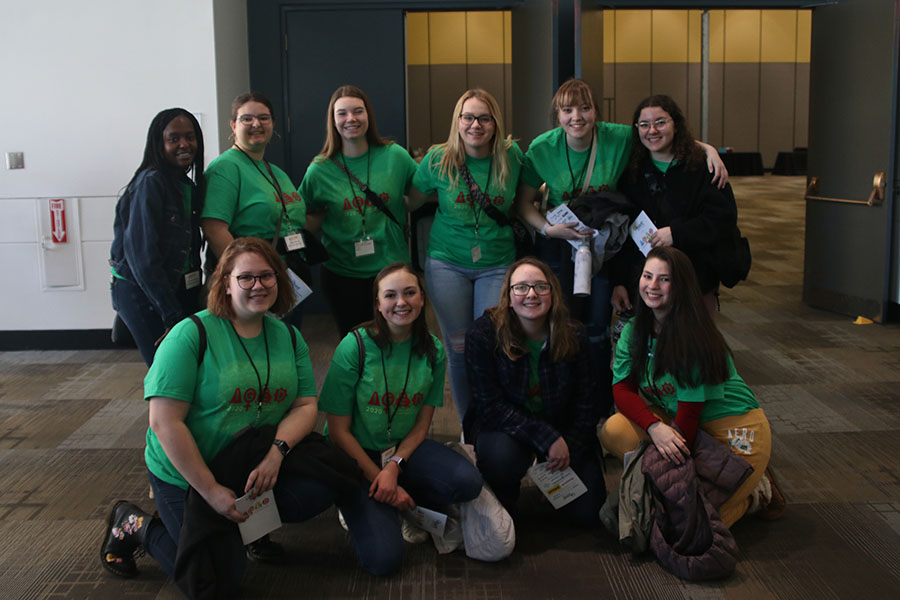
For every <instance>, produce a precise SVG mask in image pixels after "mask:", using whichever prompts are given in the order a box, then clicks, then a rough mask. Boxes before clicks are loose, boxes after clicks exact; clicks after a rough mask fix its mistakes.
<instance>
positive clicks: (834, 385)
mask: <svg viewBox="0 0 900 600" xmlns="http://www.w3.org/2000/svg"><path fill="white" fill-rule="evenodd" d="M733 184H734V188H735V193H736V196H737V198H738V204H739V206H740V215H741V216H740V225H741V228H742V230H743V232H744V234H745V235H747V236H748V237H749V238H750V241H751V245H752V250H753V270H752V271H751V274H750V279H749V281H746V282H743V283H741V284H740V285H739V286H737V287H736V288H735V289H733V290H724V292H723V294H722V312H721V314H720V315H719V317H718V322H719V324H720V326H721V328H722V329H723V331H724V332H725V334H726V337H727V340H728V342H729V344H730V345H731V347H732V349H733V350H734V354H735V361H736V363H737V366H738V370H739V371H740V373H741V374H742V375H743V376H744V378H745V379H746V380H747V382H748V383H749V384H750V386H751V387H752V388H753V390H754V391H755V392H756V394H757V396H758V398H759V400H760V403H761V404H762V406H763V408H764V409H765V411H766V413H767V414H768V416H769V419H770V421H771V423H772V428H773V432H774V436H775V449H774V458H773V463H772V464H773V466H774V468H775V470H776V472H777V474H778V475H779V478H780V483H781V485H782V488H783V489H784V491H785V493H786V495H787V496H788V499H789V502H790V504H789V508H788V511H787V513H786V514H785V516H784V517H783V518H782V519H781V520H779V521H776V522H771V523H770V522H763V521H760V520H756V519H753V518H747V519H745V520H743V521H740V522H738V523H737V524H736V525H735V526H734V527H733V532H734V534H735V537H736V539H737V542H738V544H739V546H740V548H741V552H742V555H741V561H740V563H739V565H738V569H737V572H736V573H735V574H734V575H733V576H732V577H731V578H729V579H727V580H724V581H718V582H711V583H703V584H690V583H685V582H683V581H681V580H679V579H677V578H676V577H674V576H672V575H670V574H669V573H667V572H666V571H664V570H663V569H662V568H660V567H659V566H658V565H657V564H656V562H655V560H654V559H653V558H652V557H650V556H640V557H637V558H634V557H632V556H630V555H629V554H628V553H627V552H625V551H623V550H622V549H621V548H619V547H618V545H617V543H616V542H615V541H614V540H613V539H612V538H611V537H610V536H609V535H608V534H606V533H605V532H604V531H578V530H575V529H572V528H570V527H568V526H566V525H564V524H563V523H561V522H560V521H559V520H557V519H556V517H555V515H553V514H552V513H553V511H552V508H550V506H549V505H548V504H547V503H545V502H543V501H542V500H541V499H540V497H539V495H538V494H537V492H536V490H535V489H534V488H530V489H526V491H525V494H524V497H523V507H522V519H521V522H520V525H519V528H518V531H517V537H518V540H517V546H516V551H515V552H514V554H513V555H512V556H511V557H510V558H509V559H507V560H505V561H503V562H501V563H497V564H486V563H480V562H477V561H473V560H470V559H467V558H466V557H465V555H464V554H463V553H461V552H456V553H453V554H450V555H443V556H439V555H438V554H437V552H436V551H435V549H434V547H433V546H432V545H431V544H423V545H418V546H409V547H408V553H407V556H406V559H405V564H404V568H403V570H402V572H401V573H400V574H398V575H396V576H393V577H390V578H385V579H376V578H373V577H370V576H369V575H367V574H364V573H363V572H362V571H361V570H360V569H358V568H357V566H356V560H355V557H354V555H353V551H352V549H351V547H350V545H349V543H348V541H347V539H346V538H345V534H344V532H343V530H342V529H341V528H340V526H339V525H338V523H337V518H336V514H335V512H334V510H333V509H332V510H330V511H328V512H326V513H325V514H323V515H321V516H319V517H317V518H315V519H313V520H311V521H309V522H307V523H303V524H297V525H287V526H285V527H284V528H283V529H282V530H281V531H279V532H278V534H277V537H278V539H279V540H280V541H282V542H283V543H284V544H285V545H286V547H287V550H288V553H289V562H288V564H286V565H283V566H265V565H255V564H254V565H250V567H249V568H248V572H247V576H246V577H245V580H244V585H243V587H242V597H246V598H301V597H303V598H329V599H338V598H371V599H382V598H384V599H387V598H391V599H400V598H409V599H418V598H426V599H432V598H433V599H446V600H450V599H456V598H460V599H462V598H471V599H477V598H492V599H493V598H508V599H509V598H511V599H516V598H673V599H675V598H684V599H688V598H690V599H695V600H707V599H714V598H728V599H741V598H747V599H751V598H752V599H754V600H759V599H762V598H785V599H791V600H794V599H801V598H810V599H815V600H821V599H824V598H900V435H898V433H900V327H898V326H897V325H864V326H860V325H854V324H852V319H850V318H847V317H844V316H840V315H834V314H830V313H826V312H822V311H818V310H813V309H810V308H807V307H805V306H803V305H802V304H801V303H800V293H801V282H802V273H803V265H802V260H803V218H804V203H803V184H804V181H803V178H785V177H771V176H766V177H752V178H736V180H735V181H734V182H733ZM304 336H305V337H306V339H307V341H308V342H309V343H310V346H311V348H312V351H313V360H314V365H315V370H316V379H317V382H318V383H319V384H320V385H321V382H322V379H323V377H324V374H325V371H326V369H327V366H328V362H329V359H330V355H331V350H332V348H333V347H334V345H335V344H336V343H337V335H336V333H335V332H334V327H333V325H332V324H331V322H330V320H329V319H328V318H308V319H307V323H306V324H305V325H304ZM144 373H145V368H144V366H143V363H142V362H141V360H140V357H139V355H138V353H137V351H128V350H120V351H77V352H75V351H72V352H69V351H67V352H6V353H0V540H2V543H0V598H2V599H6V598H9V599H26V598H28V599H37V598H98V599H113V598H115V599H118V598H131V599H135V600H138V599H150V598H157V599H164V598H180V597H182V596H181V594H180V592H179V591H178V590H177V588H176V587H175V586H174V584H173V583H172V582H171V581H168V580H167V578H166V577H165V575H164V574H163V572H162V571H161V570H160V568H159V567H158V566H157V565H156V564H155V562H154V561H153V560H152V559H151V558H149V557H144V558H141V559H140V560H139V567H140V569H141V574H140V575H139V576H138V577H137V578H136V579H133V580H127V581H125V580H118V579H114V578H113V577H112V576H110V575H108V574H107V573H106V572H105V571H104V570H102V569H101V567H100V565H99V545H100V541H101V536H102V532H103V529H104V522H105V517H106V515H107V512H108V510H109V508H110V506H111V505H112V503H113V502H114V500H116V499H117V498H128V499H131V500H134V501H137V502H139V503H141V504H142V505H144V506H145V507H148V508H149V507H150V506H152V504H151V503H150V501H149V500H148V499H147V479H146V472H145V468H144V466H143V460H142V448H143V438H144V432H145V430H146V426H147V417H146V411H147V407H146V404H145V403H144V402H143V401H142V400H141V398H142V379H143V375H144ZM448 399H449V393H448ZM458 433H459V427H458V425H457V424H456V413H455V410H454V409H453V407H452V405H451V403H450V402H449V400H448V403H447V406H445V407H444V408H443V409H441V410H439V411H438V413H437V417H436V420H435V425H434V437H435V438H437V439H439V440H442V441H443V440H449V439H452V438H454V437H457V436H458ZM607 467H608V471H609V472H608V480H609V484H610V485H614V483H615V479H616V476H617V475H618V473H619V472H620V471H621V469H620V468H619V467H618V465H616V464H614V461H613V460H612V459H610V460H608V461H607Z"/></svg>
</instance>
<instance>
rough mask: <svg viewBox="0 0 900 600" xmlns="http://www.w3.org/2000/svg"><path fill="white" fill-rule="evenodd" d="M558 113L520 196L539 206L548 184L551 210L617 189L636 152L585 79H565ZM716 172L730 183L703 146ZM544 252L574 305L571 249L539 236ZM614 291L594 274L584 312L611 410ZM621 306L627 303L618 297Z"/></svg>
mask: <svg viewBox="0 0 900 600" xmlns="http://www.w3.org/2000/svg"><path fill="white" fill-rule="evenodd" d="M552 110H553V115H554V117H555V118H556V121H557V123H559V127H557V128H555V129H551V130H550V131H547V132H546V133H543V134H541V135H539V136H538V137H536V138H535V139H534V141H532V142H531V145H530V146H529V147H528V153H527V154H526V155H525V165H524V166H523V168H522V181H521V184H520V185H519V194H520V195H521V196H522V200H523V202H525V203H527V204H528V205H532V206H533V205H534V203H535V202H536V200H537V199H538V188H539V187H541V185H543V184H546V185H547V194H548V196H547V207H546V208H547V210H552V209H553V208H555V207H557V206H559V205H560V204H563V203H566V202H569V201H570V200H573V199H575V198H577V197H578V196H581V195H582V194H583V193H594V192H602V191H607V190H615V189H616V185H617V182H618V181H619V177H620V176H621V175H622V173H623V171H624V170H625V166H626V164H627V163H628V159H629V157H630V155H631V145H632V137H631V126H630V125H621V124H618V123H605V122H602V121H599V120H598V116H599V113H600V110H599V107H598V105H597V100H596V98H595V97H594V93H593V91H592V90H591V88H590V86H589V85H588V84H587V83H585V82H584V81H582V80H580V79H570V80H568V81H566V82H565V83H563V84H562V85H561V86H560V87H559V90H557V92H556V94H555V95H554V96H553V101H552ZM703 146H704V148H705V150H706V153H707V156H708V161H709V166H710V171H713V170H715V178H714V180H715V181H719V182H720V185H724V183H725V181H726V180H727V172H726V171H725V166H724V164H722V161H721V159H720V158H719V154H718V152H717V151H716V150H715V148H712V147H711V146H707V145H706V144H703ZM537 250H538V256H539V257H540V258H541V260H543V261H544V262H546V263H547V264H548V265H550V268H552V269H553V272H554V273H556V275H557V277H559V278H560V279H561V280H562V281H564V282H566V283H567V286H566V287H567V289H565V290H563V293H564V297H565V298H566V301H567V302H568V303H570V304H571V298H572V294H571V285H568V283H569V282H571V276H570V275H567V273H570V272H571V265H572V262H571V258H570V257H571V252H572V251H571V247H570V246H569V244H566V243H564V242H561V241H556V240H547V239H540V238H538V240H537ZM611 299H612V290H611V287H610V281H609V268H608V266H607V265H604V267H603V269H602V270H601V271H600V272H599V273H597V274H596V275H594V277H593V278H592V280H591V295H590V300H589V302H588V304H587V307H586V313H585V314H584V315H583V321H584V323H585V324H586V325H587V328H588V337H589V339H590V344H591V352H592V353H593V355H594V360H595V365H597V367H598V369H599V372H600V374H601V375H602V376H603V378H602V380H601V382H600V386H601V394H602V395H603V396H604V398H605V405H606V407H607V409H608V408H609V407H610V406H611V404H612V402H611V396H610V393H609V391H608V390H609V377H610V372H609V368H608V366H607V365H609V363H610V341H609V322H610V316H611V313H612V307H611V304H610V302H611ZM612 301H613V303H615V304H616V305H617V306H618V305H619V304H621V301H620V300H618V299H613V300H612Z"/></svg>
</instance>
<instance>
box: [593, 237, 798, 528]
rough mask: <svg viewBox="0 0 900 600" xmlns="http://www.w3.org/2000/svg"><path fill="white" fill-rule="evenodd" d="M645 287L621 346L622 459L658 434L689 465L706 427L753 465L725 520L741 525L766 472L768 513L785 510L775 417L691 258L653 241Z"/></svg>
mask: <svg viewBox="0 0 900 600" xmlns="http://www.w3.org/2000/svg"><path fill="white" fill-rule="evenodd" d="M639 290H640V302H639V303H637V308H636V310H635V316H634V318H633V319H631V320H630V321H629V322H628V324H626V325H625V328H624V329H623V330H622V335H621V337H620V339H619V343H618V345H617V346H616V363H615V368H614V370H613V381H614V382H615V386H614V388H613V392H614V395H615V401H616V408H618V413H617V414H615V415H613V416H611V417H610V418H609V419H607V421H606V423H604V424H603V429H602V430H601V433H600V441H601V443H602V444H603V447H604V448H605V449H606V450H608V451H610V452H612V453H613V454H615V455H616V456H618V457H620V458H622V457H624V455H625V453H626V452H630V451H631V450H634V449H635V448H636V447H637V445H638V442H639V441H641V440H652V441H653V444H654V445H655V446H656V448H657V449H658V450H659V451H660V453H661V454H662V455H663V456H664V457H666V458H667V459H668V460H669V461H671V462H673V463H676V464H681V463H683V462H684V459H685V457H687V456H689V455H690V454H691V449H692V448H693V446H694V439H695V437H696V434H697V428H698V427H699V428H700V429H703V430H704V431H705V432H707V433H708V434H710V435H712V436H713V437H714V438H716V439H717V440H719V441H720V442H722V443H723V444H727V445H728V446H729V447H730V448H731V450H732V451H733V452H734V453H736V454H738V455H739V456H741V457H742V458H743V459H745V460H746V461H747V462H748V463H750V465H751V466H752V467H753V473H752V474H751V475H750V476H749V477H748V478H747V479H746V480H745V481H744V483H743V484H741V486H740V487H739V488H738V489H737V490H736V491H735V493H734V494H733V495H732V497H731V498H730V499H729V500H727V501H726V502H725V503H724V504H723V505H722V506H721V507H720V509H719V512H720V513H721V516H722V521H723V522H724V523H725V525H726V526H728V527H731V525H732V524H733V523H735V522H736V521H737V520H738V519H740V518H741V517H742V516H743V515H744V513H745V512H746V511H747V509H748V507H749V506H750V502H751V498H750V496H751V493H752V492H753V491H754V490H755V489H756V487H757V485H758V484H759V483H760V481H761V480H762V478H763V476H764V474H765V475H766V476H767V478H768V479H769V483H770V485H771V488H772V494H771V501H770V502H769V504H768V511H769V514H768V517H769V518H773V517H775V516H777V514H780V512H778V511H779V510H783V509H784V498H783V496H782V495H781V492H780V491H778V488H777V487H776V486H775V485H774V480H773V479H772V478H771V476H770V475H769V474H768V470H767V467H768V464H769V458H770V456H771V452H772V434H771V431H770V429H769V421H768V420H767V419H766V415H765V413H764V412H763V410H762V409H761V408H760V407H759V403H758V402H757V401H756V398H755V396H754V395H753V392H752V391H751V390H750V388H749V387H748V386H747V384H746V383H745V382H744V380H743V379H741V377H740V375H738V373H737V371H736V370H735V368H734V361H733V360H732V356H731V352H730V351H729V349H728V346H727V345H726V343H725V339H724V338H723V337H722V334H721V333H720V332H719V330H718V329H717V328H716V325H715V323H714V322H713V320H712V316H711V315H710V313H709V312H708V311H707V310H705V309H704V307H703V304H702V302H701V301H700V288H699V287H698V285H697V276H696V275H695V274H694V269H693V267H692V265H691V262H690V260H689V259H688V258H687V256H686V255H685V254H684V253H682V252H681V251H680V250H677V249H676V248H672V247H670V246H658V247H656V248H653V249H652V250H651V251H650V253H649V254H648V255H647V260H646V262H645V263H644V268H643V272H642V274H641V279H640V283H639ZM639 391H641V392H643V397H642V396H641V395H639ZM644 398H647V399H648V400H649V401H647V402H645V400H644ZM670 424H673V425H675V427H677V429H676V428H674V427H672V426H671V425H670Z"/></svg>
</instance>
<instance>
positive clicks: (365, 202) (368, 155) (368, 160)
mask: <svg viewBox="0 0 900 600" xmlns="http://www.w3.org/2000/svg"><path fill="white" fill-rule="evenodd" d="M341 162H342V163H344V172H345V173H346V174H347V185H348V186H350V197H351V198H355V197H356V192H354V191H353V181H352V180H351V179H350V168H349V167H347V159H346V158H344V153H343V152H341ZM371 164H372V153H371V152H366V182H365V183H364V184H363V185H361V186H359V191H361V192H362V194H363V198H362V201H363V203H362V209H360V211H359V214H360V215H362V234H363V237H366V208H367V206H368V204H369V203H368V198H366V190H367V189H368V188H369V167H370V166H371ZM351 202H352V200H351Z"/></svg>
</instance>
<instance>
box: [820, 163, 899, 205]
mask: <svg viewBox="0 0 900 600" xmlns="http://www.w3.org/2000/svg"><path fill="white" fill-rule="evenodd" d="M885 186H886V183H885V181H884V171H878V172H877V173H875V176H874V177H873V178H872V193H870V194H869V199H868V200H850V199H848V198H828V197H827V196H817V195H816V194H817V193H818V192H819V178H818V177H810V178H809V184H808V185H807V186H806V196H805V199H806V200H822V201H824V202H841V203H843V204H864V205H866V206H876V205H879V204H881V203H882V202H884V190H885Z"/></svg>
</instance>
